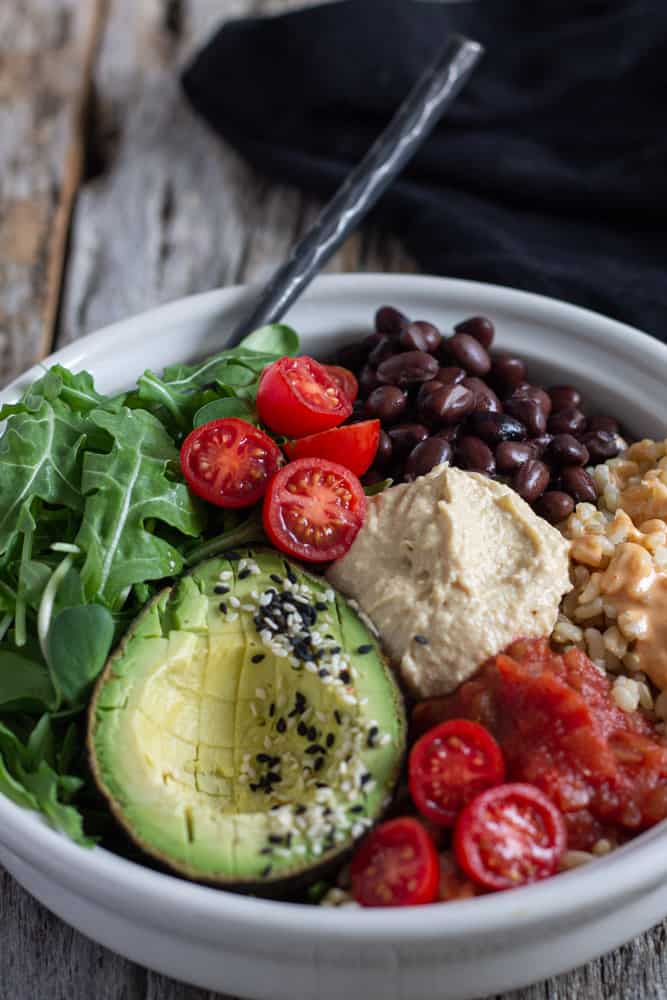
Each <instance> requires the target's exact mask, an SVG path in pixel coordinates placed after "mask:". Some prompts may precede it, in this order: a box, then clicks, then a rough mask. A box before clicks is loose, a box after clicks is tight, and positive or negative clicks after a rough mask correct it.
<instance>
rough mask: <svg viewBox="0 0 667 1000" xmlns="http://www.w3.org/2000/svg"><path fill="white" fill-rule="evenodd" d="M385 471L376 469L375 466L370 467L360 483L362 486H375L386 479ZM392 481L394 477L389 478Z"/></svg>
mask: <svg viewBox="0 0 667 1000" xmlns="http://www.w3.org/2000/svg"><path fill="white" fill-rule="evenodd" d="M387 478H388V477H387V469H386V468H382V469H380V468H378V466H377V465H371V467H370V469H367V470H366V472H364V474H363V476H362V477H361V481H362V483H363V484H364V486H375V484H376V483H383V482H384V481H385V479H387ZM391 478H392V479H394V478H395V477H394V476H391Z"/></svg>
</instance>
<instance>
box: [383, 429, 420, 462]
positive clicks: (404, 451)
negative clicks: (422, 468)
mask: <svg viewBox="0 0 667 1000" xmlns="http://www.w3.org/2000/svg"><path fill="white" fill-rule="evenodd" d="M427 437H428V428H427V427H424V425H423V424H396V426H395V427H392V428H391V430H390V431H389V438H390V440H391V447H392V456H393V457H394V459H399V460H400V459H402V458H405V457H406V456H407V455H409V454H410V452H411V451H412V449H413V448H414V447H415V446H416V445H418V444H419V442H420V441H425V440H426V438H427Z"/></svg>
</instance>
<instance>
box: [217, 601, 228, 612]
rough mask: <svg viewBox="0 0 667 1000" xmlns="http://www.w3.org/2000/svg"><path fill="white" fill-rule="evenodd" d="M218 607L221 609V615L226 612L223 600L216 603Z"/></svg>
mask: <svg viewBox="0 0 667 1000" xmlns="http://www.w3.org/2000/svg"><path fill="white" fill-rule="evenodd" d="M218 607H219V608H220V610H221V611H222V613H223V615H226V614H227V605H226V604H225V602H224V601H220V604H219V605H218Z"/></svg>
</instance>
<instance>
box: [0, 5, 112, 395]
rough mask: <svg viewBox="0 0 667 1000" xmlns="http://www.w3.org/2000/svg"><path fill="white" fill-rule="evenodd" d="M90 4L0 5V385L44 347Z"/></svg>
mask: <svg viewBox="0 0 667 1000" xmlns="http://www.w3.org/2000/svg"><path fill="white" fill-rule="evenodd" d="M97 16H98V6H97V2H96V0H95V2H90V3H88V4H79V3H77V0H30V2H29V3H5V4H3V5H2V7H1V8H0V384H3V383H4V382H5V381H6V380H7V379H8V378H11V377H12V376H13V375H15V374H17V373H18V372H19V371H21V370H22V369H24V368H26V367H27V366H28V365H30V364H32V363H33V362H34V361H35V360H37V359H38V358H39V357H42V356H43V355H44V354H45V353H47V352H48V350H49V349H50V346H51V340H52V336H53V328H54V324H55V317H56V311H57V303H58V293H59V284H60V275H61V265H62V260H63V257H64V251H65V244H66V236H67V227H68V222H69V212H70V209H71V204H72V198H73V194H74V191H75V189H76V186H77V183H78V177H79V174H80V171H81V150H82V148H83V147H82V142H81V131H82V125H83V115H84V111H85V93H86V90H85V87H82V80H85V74H86V67H87V65H88V62H87V59H88V56H89V55H90V53H91V47H92V45H93V44H94V39H95V33H94V30H93V29H94V28H95V27H96V25H97V23H98V22H97Z"/></svg>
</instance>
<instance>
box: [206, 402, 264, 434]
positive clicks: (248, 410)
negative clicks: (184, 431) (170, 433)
mask: <svg viewBox="0 0 667 1000" xmlns="http://www.w3.org/2000/svg"><path fill="white" fill-rule="evenodd" d="M224 417H238V418H239V419H240V420H247V421H248V423H250V424H257V423H258V417H257V413H256V411H255V410H254V409H253V407H252V406H250V404H249V403H247V402H246V401H245V400H244V399H234V398H232V397H227V398H225V399H214V400H213V401H212V402H211V403H207V404H206V405H205V406H202V407H201V409H199V410H197V412H196V413H195V415H194V417H193V418H192V426H193V427H201V426H202V424H208V423H209V422H210V421H211V420H222V419H223V418H224Z"/></svg>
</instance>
